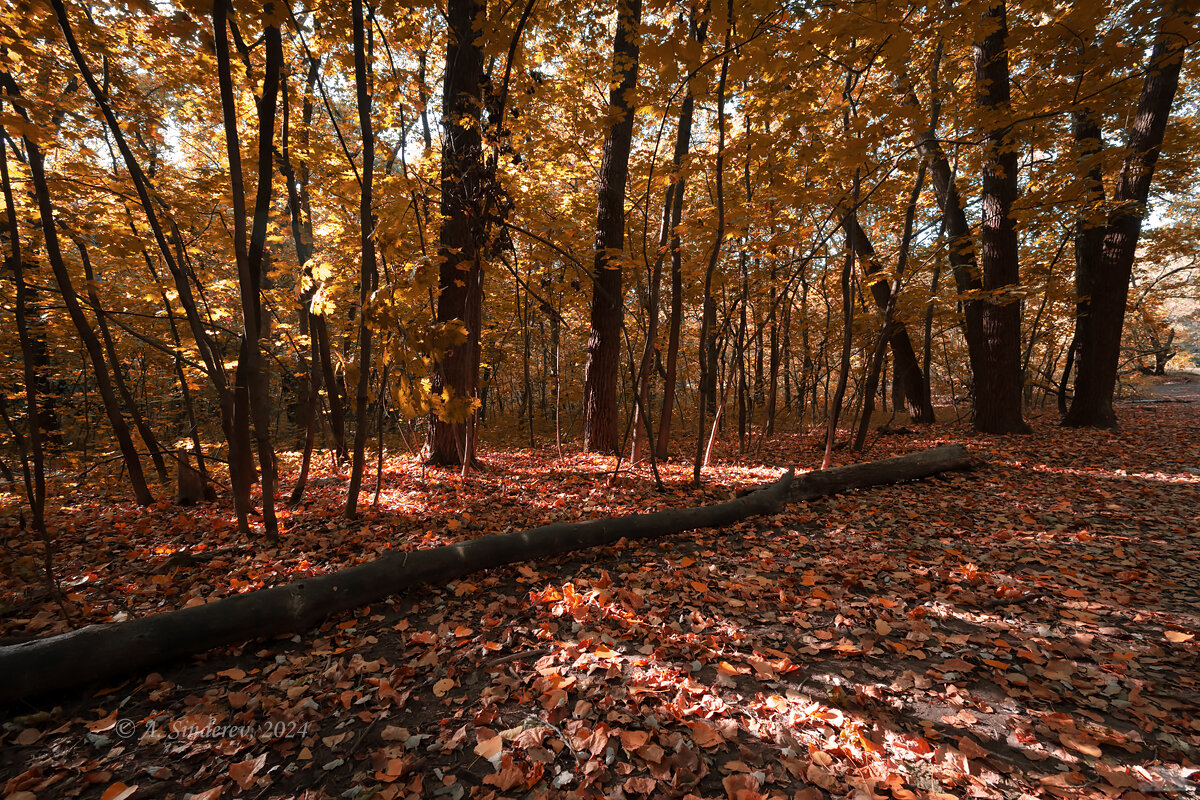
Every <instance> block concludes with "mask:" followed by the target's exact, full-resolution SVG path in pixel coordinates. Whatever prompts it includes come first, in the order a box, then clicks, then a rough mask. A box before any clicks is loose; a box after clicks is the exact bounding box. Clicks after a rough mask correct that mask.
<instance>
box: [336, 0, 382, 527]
mask: <svg viewBox="0 0 1200 800" xmlns="http://www.w3.org/2000/svg"><path fill="white" fill-rule="evenodd" d="M350 15H351V16H352V17H353V20H352V21H351V24H352V25H353V28H354V86H355V96H356V97H357V99H358V127H359V135H360V136H361V138H362V184H361V186H360V189H359V203H358V226H359V232H360V235H359V247H360V256H361V267H360V270H359V277H358V384H357V386H356V387H355V393H354V449H353V450H352V452H351V456H350V483H349V485H348V486H347V488H346V508H345V511H344V512H343V516H344V517H345V518H346V519H354V518H355V517H357V516H358V492H359V489H360V487H361V486H362V477H363V459H364V454H365V450H366V447H367V431H368V429H369V427H370V426H369V423H368V420H367V401H368V399H369V396H368V389H369V388H370V382H371V359H372V353H371V344H372V341H371V335H372V331H371V326H370V323H369V320H368V319H367V311H368V309H367V301H368V300H369V299H370V297H371V294H372V292H374V291H375V286H376V284H377V283H378V282H379V269H378V265H377V262H376V256H375V220H374V215H373V214H372V212H371V189H372V186H373V182H374V173H375V134H374V130H373V129H372V127H371V85H370V80H371V72H370V62H369V60H368V56H369V55H370V53H369V52H368V49H367V34H368V33H369V30H368V29H367V27H366V24H364V20H363V7H362V0H351V2H350ZM379 446H380V447H383V442H380V443H379Z"/></svg>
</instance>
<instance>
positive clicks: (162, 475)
mask: <svg viewBox="0 0 1200 800" xmlns="http://www.w3.org/2000/svg"><path fill="white" fill-rule="evenodd" d="M59 225H60V226H61V227H62V228H63V230H64V231H66V233H67V235H68V236H69V237H70V238H71V241H73V242H74V243H75V247H76V248H77V249H78V250H79V260H80V262H81V263H82V264H83V277H84V280H86V281H87V297H88V305H89V306H91V308H92V313H93V314H95V315H96V327H97V328H99V329H100V338H101V341H102V342H103V343H104V353H105V355H106V356H107V357H108V361H109V363H110V364H111V365H112V373H113V384H114V385H115V386H116V389H117V394H118V395H119V396H120V397H121V402H122V403H123V404H124V405H125V410H126V411H127V412H128V413H129V417H130V419H132V420H133V426H134V428H136V429H137V432H138V436H140V437H142V443H143V444H145V445H146V450H147V451H149V453H150V460H151V461H153V462H154V469H155V471H156V472H157V473H158V478H159V480H160V481H162V482H163V483H166V482H168V481H169V480H170V479H171V475H170V473H169V472H168V471H167V463H166V460H165V459H164V458H163V447H162V445H161V444H159V442H158V437H157V436H155V435H154V431H153V430H151V428H150V424H149V423H148V422H146V418H145V417H144V416H143V415H142V410H141V408H140V407H139V406H138V404H137V400H136V399H135V398H134V396H133V392H132V391H131V390H130V389H129V385H128V384H127V383H126V382H125V373H124V370H122V369H121V360H120V357H119V356H118V355H117V347H116V343H115V342H113V337H112V331H110V330H109V327H108V320H107V319H106V317H105V311H104V308H103V306H101V305H100V297H99V295H98V294H97V293H96V278H95V275H94V273H93V271H92V259H91V256H90V255H89V254H88V250H87V245H86V244H85V243H84V241H83V239H82V238H80V237H79V236H78V235H76V234H75V233H74V232H73V231H71V230H70V229H69V228H68V227H67V226H66V225H65V224H63V223H61V222H60V223H59Z"/></svg>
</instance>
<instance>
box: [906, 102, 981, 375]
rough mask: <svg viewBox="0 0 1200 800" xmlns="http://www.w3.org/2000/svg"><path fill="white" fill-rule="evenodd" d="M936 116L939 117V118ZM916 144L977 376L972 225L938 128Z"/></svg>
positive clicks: (976, 274) (977, 289) (976, 293)
mask: <svg viewBox="0 0 1200 800" xmlns="http://www.w3.org/2000/svg"><path fill="white" fill-rule="evenodd" d="M899 90H900V92H901V94H902V96H903V98H904V100H903V102H904V104H905V105H908V106H910V107H912V108H914V109H915V108H916V107H917V105H918V103H917V96H916V93H915V92H914V91H913V90H912V87H911V86H909V85H908V84H907V83H904V82H901V84H900V86H899ZM934 116H935V117H936V115H934ZM916 142H917V149H918V150H919V151H920V153H921V155H922V156H923V157H924V158H925V160H926V162H927V163H928V165H929V172H930V176H931V178H932V180H933V187H934V191H935V192H936V194H937V198H938V205H940V206H941V209H942V222H943V225H944V227H945V230H946V234H947V236H948V237H949V239H950V241H949V247H948V252H949V261H950V268H951V270H952V271H953V273H954V284H955V288H956V289H957V290H958V295H959V298H960V299H961V301H962V309H963V338H964V339H966V342H967V356H968V360H969V361H970V365H971V373H972V374H973V375H978V374H979V373H980V372H981V371H982V370H983V369H984V367H983V354H982V347H983V315H982V310H981V301H980V300H979V294H980V292H981V291H982V290H983V282H982V281H981V280H980V278H979V266H978V264H977V263H976V260H975V241H974V239H973V238H972V236H971V226H970V225H969V224H968V222H967V214H966V211H965V209H964V207H963V201H962V196H961V195H960V194H959V192H958V186H957V185H956V183H955V180H954V171H953V170H952V169H951V167H950V160H949V159H948V158H946V154H945V152H944V151H943V150H942V146H941V143H940V142H939V141H938V138H937V131H936V129H935V128H934V127H933V126H931V127H929V128H927V129H924V130H918V132H917V135H916ZM926 371H928V368H927V370H926Z"/></svg>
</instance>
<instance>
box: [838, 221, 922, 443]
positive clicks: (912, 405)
mask: <svg viewBox="0 0 1200 800" xmlns="http://www.w3.org/2000/svg"><path fill="white" fill-rule="evenodd" d="M847 224H849V225H853V226H854V236H852V237H851V239H852V241H853V242H854V249H855V251H856V252H857V254H858V257H859V259H861V260H862V263H863V277H864V278H865V279H866V280H867V281H871V279H872V277H873V276H876V275H877V274H878V273H879V272H880V271H881V270H882V269H883V264H881V263H880V262H879V256H878V254H877V253H876V251H875V247H874V245H872V244H871V239H870V237H868V236H867V232H866V231H865V230H863V227H862V225H860V224H859V222H858V215H857V214H847V215H846V216H845V217H843V218H842V226H843V227H845V226H846V225H847ZM870 286H871V297H872V298H873V299H874V300H875V307H876V308H878V309H879V310H880V311H881V312H884V313H886V311H887V308H888V306H889V305H891V302H892V287H891V284H890V283H889V282H888V281H886V280H881V279H878V278H876V279H875V280H874V281H872V282H871V284H870ZM888 345H889V346H890V347H891V349H892V359H893V361H894V362H895V365H896V374H895V376H894V377H893V378H892V380H894V381H895V382H896V383H897V384H899V385H900V386H901V387H903V390H904V400H905V405H906V408H907V411H908V416H909V419H911V420H912V421H913V422H916V423H928V422H933V421H934V419H935V418H934V413H933V403H932V402H931V400H930V397H929V382H928V381H926V380H925V373H924V370H922V369H921V364H920V362H919V361H918V360H917V352H916V350H915V349H914V348H913V343H912V338H911V337H909V335H908V328H907V327H905V325H904V323H903V322H900V321H893V323H892V325H891V326H890V334H889V337H888Z"/></svg>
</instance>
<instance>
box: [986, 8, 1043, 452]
mask: <svg viewBox="0 0 1200 800" xmlns="http://www.w3.org/2000/svg"><path fill="white" fill-rule="evenodd" d="M984 16H985V22H986V24H987V25H989V26H991V28H992V31H991V33H989V34H988V36H987V37H985V38H984V40H983V41H982V42H980V43H978V44H976V45H975V81H976V84H977V86H978V90H977V97H978V102H979V107H980V109H981V110H983V112H984V113H985V114H987V115H988V119H987V131H986V132H985V134H984V135H985V139H984V146H983V149H984V163H983V212H982V213H983V220H982V225H981V229H982V230H981V233H980V247H979V264H980V267H981V269H982V272H983V289H984V291H985V292H986V299H985V300H984V302H983V304H982V307H981V309H980V313H981V317H982V327H983V331H982V332H983V342H982V344H983V348H982V353H981V355H982V363H981V364H980V367H981V369H979V370H978V371H976V372H975V373H974V374H973V375H972V377H973V378H974V380H975V430H977V431H980V432H981V433H1029V432H1030V431H1029V426H1028V425H1026V424H1025V420H1024V419H1023V418H1022V416H1021V389H1022V385H1023V383H1024V381H1023V380H1022V376H1021V304H1020V301H1019V299H1018V298H1017V296H1016V295H1015V294H1014V292H1015V290H1016V289H1017V287H1018V285H1019V283H1020V280H1021V278H1020V268H1019V265H1018V262H1017V258H1018V253H1017V230H1016V227H1015V226H1014V220H1013V216H1012V206H1013V203H1014V202H1015V201H1016V199H1017V148H1016V145H1015V144H1014V143H1013V141H1012V135H1011V133H1010V132H1009V124H1010V121H1011V117H1012V108H1011V105H1010V102H1009V80H1008V50H1007V49H1006V43H1005V40H1006V39H1007V37H1008V22H1007V15H1006V5H1005V2H1004V0H1000V2H998V3H996V4H995V5H993V6H992V7H991V8H989V9H988V11H987V13H986V14H985V15H984Z"/></svg>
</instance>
